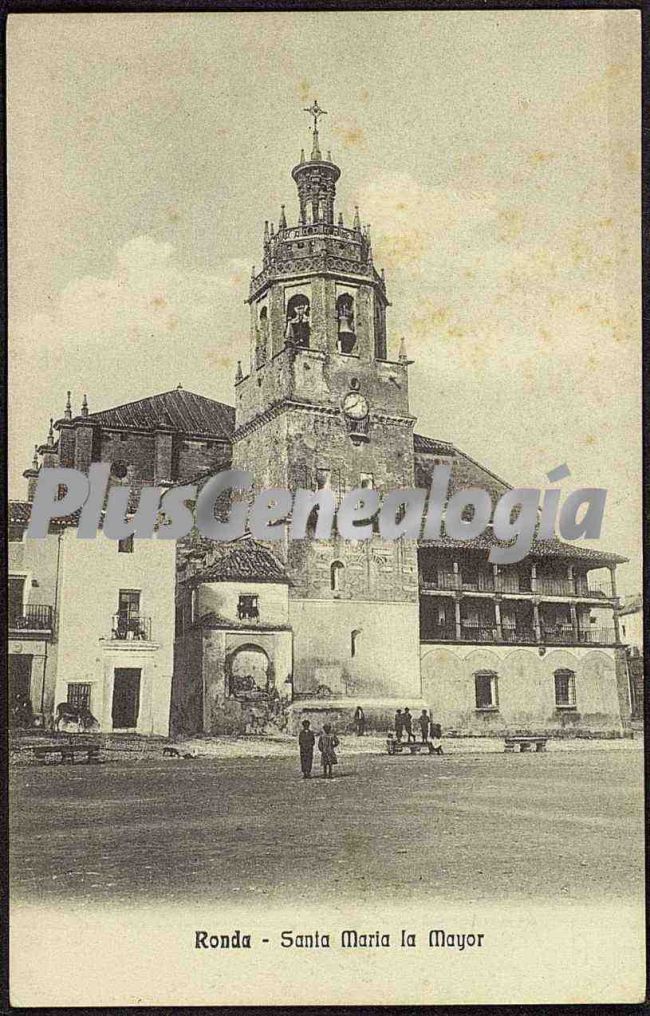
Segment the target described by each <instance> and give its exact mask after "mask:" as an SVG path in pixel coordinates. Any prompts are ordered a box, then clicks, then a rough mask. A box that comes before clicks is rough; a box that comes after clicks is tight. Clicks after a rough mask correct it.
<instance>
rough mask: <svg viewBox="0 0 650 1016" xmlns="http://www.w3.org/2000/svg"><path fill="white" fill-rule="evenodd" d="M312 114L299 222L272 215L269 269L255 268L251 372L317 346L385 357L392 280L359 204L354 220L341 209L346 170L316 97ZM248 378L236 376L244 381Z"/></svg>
mask: <svg viewBox="0 0 650 1016" xmlns="http://www.w3.org/2000/svg"><path fill="white" fill-rule="evenodd" d="M305 112H307V113H309V115H310V116H311V117H312V126H311V128H310V133H311V154H310V157H309V159H306V158H305V153H304V151H302V152H301V156H300V161H299V162H298V164H297V165H296V166H294V168H293V170H292V171H291V176H292V178H293V180H294V182H295V184H296V187H297V190H298V217H297V218H298V221H297V223H296V224H295V225H293V224H291V222H290V221H288V219H289V217H288V216H287V214H286V210H285V205H281V208H280V215H279V218H278V228H277V231H276V230H275V228H274V226H273V224H272V223H271V222H270V221H269V220H267V221H266V222H265V223H264V232H263V261H262V270H261V271H259V272H257V271H256V270H255V269H253V275H252V278H251V281H250V291H249V297H248V302H249V304H250V306H251V371H252V372H253V373H255V372H256V371H259V370H261V369H262V368H263V367H264V366H265V365H266V364H267V363H269V362H270V361H271V360H273V359H274V358H275V357H276V356H278V355H279V354H280V353H282V352H283V351H291V350H297V349H303V350H312V351H314V352H315V353H316V352H318V353H320V354H321V355H326V356H327V357H331V356H335V355H337V354H338V355H341V356H354V357H357V358H360V359H361V360H362V361H365V362H369V361H373V360H385V359H386V356H387V351H386V307H387V306H388V299H387V296H386V285H385V281H384V277H383V274H382V275H380V274H379V273H378V272H377V271H376V270H375V267H374V263H373V257H372V249H371V245H370V232H369V230H368V228H367V227H365V228H363V227H362V225H361V218H360V216H359V209H358V208H356V206H355V211H354V216H350V219H348V222H349V223H350V225H349V226H346V225H344V220H343V215H342V214H340V213H339V214H338V215H337V212H336V209H335V200H336V184H337V181H338V180H339V178H340V176H341V170H340V169H339V167H338V166H337V165H336V163H335V162H334V161H333V160H332V156H331V154H330V152H329V151H328V152H327V158H326V159H324V158H323V155H322V152H321V147H320V136H319V121H320V119H321V117H323V116H325V115H326V110H324V109H321V107H320V106H319V104H318V101H317V100H314V103H313V105H312V106H310V107H309V108H308V109H306V110H305ZM244 380H245V378H244V377H243V376H242V377H241V378H239V377H238V378H237V383H238V384H241V383H242V381H244Z"/></svg>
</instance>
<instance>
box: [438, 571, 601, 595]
mask: <svg viewBox="0 0 650 1016" xmlns="http://www.w3.org/2000/svg"><path fill="white" fill-rule="evenodd" d="M420 586H421V588H422V589H423V590H425V591H428V592H438V591H440V592H445V591H450V592H454V591H456V590H458V591H463V592H466V593H467V592H479V593H494V592H497V593H532V592H535V593H536V594H537V595H539V596H577V597H589V596H597V597H602V598H603V599H611V596H612V591H611V587H610V586H609V585H608V583H607V582H600V583H598V582H593V583H592V582H590V583H589V584H587V583H586V582H584V581H582V582H581V581H577V582H575V583H574V582H571V581H570V580H569V579H553V578H543V577H542V578H538V579H536V581H535V589H534V590H533V589H532V588H531V584H530V583H529V582H524V581H522V579H521V577H520V576H519V575H507V574H503V575H497V576H496V579H495V578H494V576H493V575H479V576H478V578H471V579H470V578H463V576H462V575H457V574H453V573H451V572H450V573H448V574H439V575H437V576H429V577H427V578H423V579H422V580H421V582H420Z"/></svg>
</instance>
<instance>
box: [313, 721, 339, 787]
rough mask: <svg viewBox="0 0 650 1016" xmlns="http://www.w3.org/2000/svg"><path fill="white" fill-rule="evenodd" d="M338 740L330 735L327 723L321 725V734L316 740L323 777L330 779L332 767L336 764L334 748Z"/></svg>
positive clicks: (330, 731) (329, 727) (334, 735)
mask: <svg viewBox="0 0 650 1016" xmlns="http://www.w3.org/2000/svg"><path fill="white" fill-rule="evenodd" d="M338 744H339V739H338V737H337V736H336V734H333V733H332V728H331V726H330V725H329V723H325V724H324V725H323V733H322V734H321V735H320V737H319V738H318V750H319V752H320V764H321V765H322V767H323V776H324V777H327V779H329V780H331V779H332V775H333V774H332V766H335V765H336V763H337V762H338V759H337V757H336V752H335V751H334V749H335V748H338Z"/></svg>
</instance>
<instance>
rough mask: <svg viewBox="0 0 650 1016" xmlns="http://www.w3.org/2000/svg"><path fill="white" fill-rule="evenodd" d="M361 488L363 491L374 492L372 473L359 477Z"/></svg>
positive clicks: (362, 474)
mask: <svg viewBox="0 0 650 1016" xmlns="http://www.w3.org/2000/svg"><path fill="white" fill-rule="evenodd" d="M359 486H360V487H361V488H362V489H363V490H372V488H373V486H374V477H373V475H372V473H361V474H360V476H359Z"/></svg>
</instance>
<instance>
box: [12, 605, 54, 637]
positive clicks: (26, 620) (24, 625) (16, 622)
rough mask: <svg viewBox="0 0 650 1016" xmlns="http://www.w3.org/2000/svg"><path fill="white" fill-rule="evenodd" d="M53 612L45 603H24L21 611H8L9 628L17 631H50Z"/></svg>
mask: <svg viewBox="0 0 650 1016" xmlns="http://www.w3.org/2000/svg"><path fill="white" fill-rule="evenodd" d="M53 626H54V611H53V610H52V607H50V606H49V604H46V603H26V604H25V606H24V607H22V609H21V610H17V611H10V613H9V628H10V629H15V630H17V631H52V628H53Z"/></svg>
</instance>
